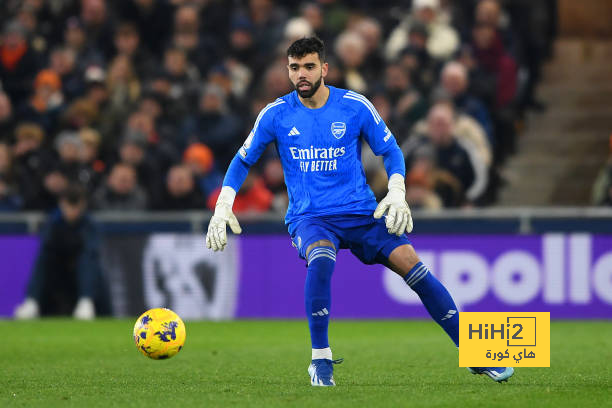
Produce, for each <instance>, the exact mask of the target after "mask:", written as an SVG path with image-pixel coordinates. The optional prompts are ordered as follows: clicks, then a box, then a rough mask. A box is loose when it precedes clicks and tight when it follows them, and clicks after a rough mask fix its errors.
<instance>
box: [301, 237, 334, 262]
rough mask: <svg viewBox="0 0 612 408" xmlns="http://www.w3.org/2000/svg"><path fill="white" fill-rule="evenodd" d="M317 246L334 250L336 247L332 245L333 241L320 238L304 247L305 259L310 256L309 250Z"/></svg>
mask: <svg viewBox="0 0 612 408" xmlns="http://www.w3.org/2000/svg"><path fill="white" fill-rule="evenodd" d="M317 247H331V248H332V249H333V250H334V251H335V250H336V247H335V246H334V243H333V242H331V241H330V240H328V239H320V240H318V241H315V242H313V243H312V244H310V245H308V247H307V248H306V259H308V257H309V256H310V252H311V251H312V250H313V249H315V248H317Z"/></svg>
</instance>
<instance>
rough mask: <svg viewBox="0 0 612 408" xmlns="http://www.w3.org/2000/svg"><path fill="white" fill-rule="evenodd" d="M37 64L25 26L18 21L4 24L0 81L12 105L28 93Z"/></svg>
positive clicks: (0, 46)
mask: <svg viewBox="0 0 612 408" xmlns="http://www.w3.org/2000/svg"><path fill="white" fill-rule="evenodd" d="M39 66H40V56H39V55H38V54H37V53H36V52H35V51H34V50H33V49H32V48H31V46H30V44H29V43H28V41H27V37H26V32H25V28H24V27H23V26H22V25H21V24H20V23H19V22H18V21H11V22H9V23H8V24H6V25H5V26H4V31H3V34H2V42H1V43H0V81H1V82H2V87H3V89H4V91H5V92H6V93H7V94H8V95H9V96H10V98H11V101H12V103H13V106H19V105H21V104H22V102H25V99H26V98H27V97H28V95H30V92H31V85H32V80H33V79H34V76H35V75H36V72H38V68H39Z"/></svg>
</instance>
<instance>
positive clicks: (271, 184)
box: [263, 158, 289, 214]
mask: <svg viewBox="0 0 612 408" xmlns="http://www.w3.org/2000/svg"><path fill="white" fill-rule="evenodd" d="M263 179H264V183H265V185H266V188H267V189H268V190H270V192H271V193H272V194H273V195H274V199H273V200H272V207H271V210H272V211H274V212H277V213H279V214H284V213H285V212H286V211H287V207H288V206H289V195H288V193H287V186H286V185H285V176H284V173H283V165H282V163H281V161H280V159H278V158H273V159H270V160H268V161H267V162H266V164H265V165H264V171H263Z"/></svg>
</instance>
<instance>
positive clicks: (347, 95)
mask: <svg viewBox="0 0 612 408" xmlns="http://www.w3.org/2000/svg"><path fill="white" fill-rule="evenodd" d="M336 89H337V90H338V91H339V95H340V96H341V97H340V98H338V100H340V101H342V103H343V105H345V106H347V107H349V108H351V109H353V110H355V111H356V112H357V113H360V114H367V115H368V116H369V115H371V116H372V118H373V119H374V121H375V122H376V123H378V122H380V121H381V117H380V115H379V114H378V112H377V111H376V108H375V107H374V105H372V102H370V100H369V99H368V98H366V97H365V96H364V95H362V94H360V93H358V92H355V91H351V90H350V89H341V88H336Z"/></svg>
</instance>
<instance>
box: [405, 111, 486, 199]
mask: <svg viewBox="0 0 612 408" xmlns="http://www.w3.org/2000/svg"><path fill="white" fill-rule="evenodd" d="M434 110H438V111H443V112H444V111H448V112H450V115H451V116H452V117H453V119H452V131H451V132H452V133H453V134H454V136H455V138H456V140H457V142H458V143H459V145H460V146H461V147H462V148H463V149H465V151H466V152H467V153H468V156H469V158H470V162H471V164H472V166H473V168H474V173H475V174H474V176H475V179H474V183H473V184H472V185H471V187H470V188H469V189H468V190H467V191H466V192H465V194H466V197H467V198H468V199H469V200H470V201H472V202H475V201H476V200H477V199H478V198H480V197H481V196H482V195H483V194H484V192H485V189H486V188H487V187H488V183H489V175H490V166H491V164H492V152H491V147H490V145H489V143H488V141H487V137H486V135H485V133H484V130H483V129H482V127H481V126H480V125H479V124H478V122H476V121H475V120H474V119H473V118H471V117H469V116H467V115H465V114H462V113H457V112H456V111H455V108H454V106H453V104H452V101H449V100H444V99H442V100H439V101H437V102H436V103H435V104H434V105H433V106H432V108H431V111H434ZM431 111H430V112H431ZM428 119H429V118H428ZM429 127H430V123H429V120H427V121H426V120H423V121H420V122H419V123H417V124H416V125H415V127H414V129H413V131H414V132H415V133H417V134H428V132H429Z"/></svg>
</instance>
